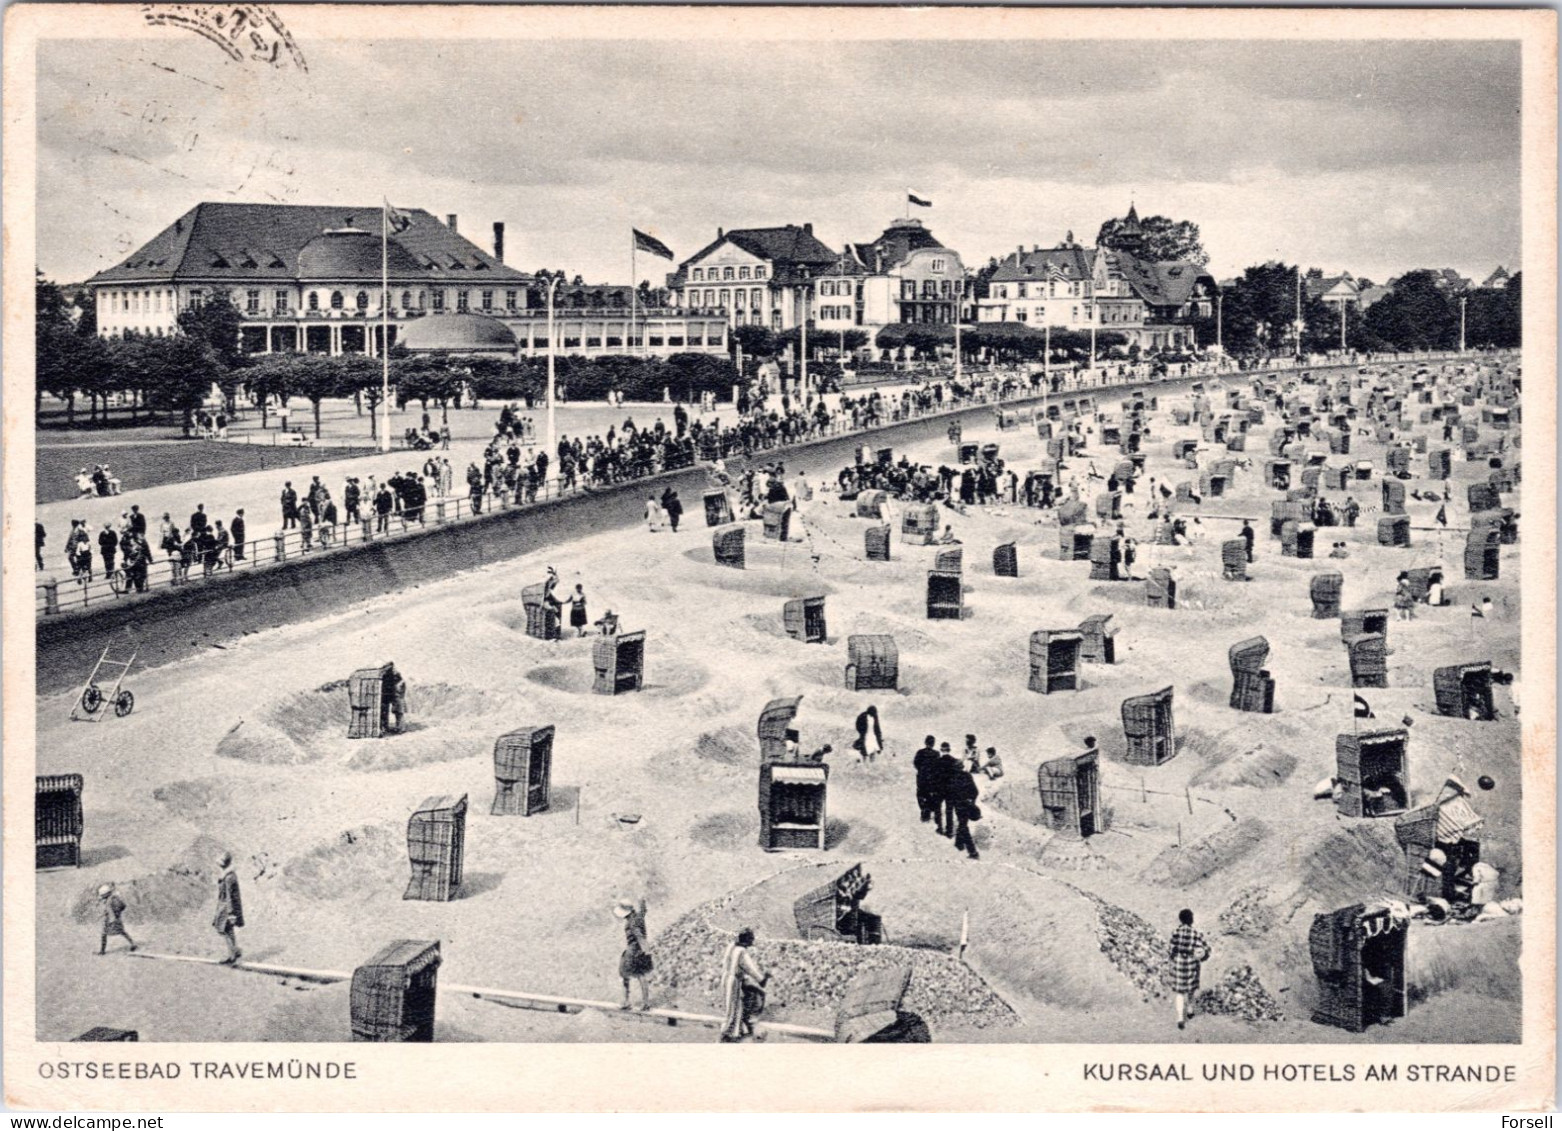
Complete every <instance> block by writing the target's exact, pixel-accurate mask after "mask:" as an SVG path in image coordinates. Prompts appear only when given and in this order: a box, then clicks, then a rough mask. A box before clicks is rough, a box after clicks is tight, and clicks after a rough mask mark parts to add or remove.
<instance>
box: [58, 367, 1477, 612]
mask: <svg viewBox="0 0 1562 1131" xmlns="http://www.w3.org/2000/svg"><path fill="white" fill-rule="evenodd" d="M1483 356H1484V355H1483ZM1283 360H1284V362H1285V363H1286V364H1275V365H1271V366H1268V367H1267V368H1263V369H1249V370H1245V371H1241V372H1240V374H1239V371H1238V370H1237V368H1236V367H1235V366H1224V367H1217V366H1216V364H1215V363H1211V362H1199V363H1190V364H1189V365H1188V372H1187V373H1186V374H1181V373H1170V374H1167V375H1166V377H1165V378H1164V379H1165V380H1183V379H1194V378H1197V377H1201V376H1237V375H1244V376H1245V375H1247V374H1273V373H1284V372H1291V371H1295V370H1315V369H1325V368H1354V367H1356V366H1358V365H1362V364H1366V361H1365V359H1364V358H1363V359H1356V360H1348V361H1339V362H1330V361H1326V362H1323V363H1316V362H1306V363H1301V364H1298V363H1296V361H1295V359H1294V358H1286V359H1283ZM1457 360H1471V355H1469V354H1459V353H1456V352H1455V353H1431V352H1423V353H1415V354H1395V355H1391V356H1390V357H1385V356H1384V355H1376V358H1375V363H1377V364H1382V363H1384V362H1385V361H1390V362H1392V363H1393V364H1406V363H1410V362H1442V361H1457ZM1131 368H1132V367H1130V369H1131ZM1111 369H1112V370H1113V372H1110V373H1108V372H1101V371H1100V370H1099V369H1098V370H1084V369H1081V370H1074V371H1069V372H1068V374H1067V375H1066V376H1065V377H1064V384H1063V385H1061V386H1060V387H1059V388H1058V389H1057V390H1054V391H1048V390H1044V389H1040V388H1038V387H1037V384H1038V381H1037V379H1038V378H1040V377H1041V376H1042V372H1041V371H1040V370H1038V371H1036V372H1034V373H1030V374H1026V373H1025V372H1024V371H1021V370H997V369H990V368H980V367H973V368H972V369H968V370H966V371H965V373H964V374H963V376H964V377H965V379H967V380H989V381H990V380H993V379H1002V380H1004V381H1006V382H1010V383H1011V385H1010V388H1008V389H1007V390H1004V389H1002V388H1001V387H1000V388H998V389H989V388H988V387H987V386H986V385H982V386H979V387H978V388H977V389H976V390H975V391H974V392H973V393H972V395H970V396H968V397H964V398H962V399H960V400H959V401H954V400H951V399H949V398H947V397H946V398H945V399H944V400H941V401H940V400H935V401H933V402H932V403H931V404H928V405H920V404H917V403H915V401H912V402H911V403H909V404H902V403H901V401H900V398H898V397H885V398H882V411H881V412H879V413H877V414H874V415H871V416H868V417H867V418H865V419H862V420H861V422H860V423H858V424H855V425H854V424H853V423H852V420H851V418H850V416H849V415H848V414H846V413H843V412H841V411H839V410H837V411H836V412H835V413H834V414H832V416H831V418H830V420H829V421H827V422H826V423H825V424H823V425H819V424H818V423H816V422H811V423H810V424H809V426H808V427H806V428H805V429H803V430H802V431H800V432H799V433H796V434H793V435H791V436H790V437H787V436H784V435H782V434H777V435H774V436H757V435H754V434H753V431H752V429H751V430H750V431H749V433H748V434H747V435H745V434H743V433H742V432H740V431H739V430H737V429H730V428H729V429H725V430H723V432H722V433H721V434H720V435H711V434H709V433H707V434H705V435H703V436H702V437H701V440H700V443H699V447H698V450H697V451H696V453H695V456H694V458H693V460H691V459H689V458H682V459H674V460H672V461H668V462H664V461H662V460H660V459H658V460H656V461H654V462H653V463H652V464H650V465H649V466H645V467H637V468H634V469H633V470H632V471H627V472H625V473H623V474H619V475H616V476H615V477H613V478H612V479H608V480H603V479H593V480H591V481H590V482H587V481H586V480H585V479H584V478H582V477H580V476H578V475H577V476H575V477H572V478H571V479H570V480H568V481H560V480H557V479H552V480H548V481H546V482H544V483H542V484H540V485H539V486H538V487H536V488H533V487H531V486H530V485H529V484H525V483H522V484H520V485H519V486H518V488H517V490H516V491H515V492H513V493H512V492H510V491H508V490H503V489H497V488H495V487H493V486H489V487H487V488H485V489H484V490H483V491H482V492H480V493H477V494H473V493H471V492H468V493H466V494H456V493H451V494H447V495H443V496H441V497H439V498H435V499H431V500H429V502H428V503H427V504H426V505H425V506H424V507H422V508H419V509H417V510H399V511H393V512H392V513H390V514H388V515H384V516H380V515H375V514H373V513H370V514H368V515H367V516H366V517H362V518H361V519H360V520H359V521H356V522H353V521H343V522H338V523H337V524H335V525H334V526H331V527H325V526H321V525H319V524H316V525H315V527H314V529H313V530H312V531H311V533H310V537H309V540H308V542H307V543H306V542H305V540H304V535H303V532H302V530H299V529H296V528H295V529H291V530H279V531H277V532H276V533H274V534H271V535H268V536H265V537H262V538H257V539H254V540H251V541H246V542H245V543H244V552H243V554H242V555H240V554H238V553H237V552H236V551H235V550H234V549H233V548H231V547H230V548H229V549H228V550H227V551H226V552H225V553H223V554H222V555H221V556H220V560H219V559H218V558H217V557H216V556H215V555H214V556H213V560H211V561H205V560H203V559H202V557H201V555H199V554H197V555H196V560H195V561H194V562H193V563H192V564H191V565H190V566H189V567H188V568H186V567H185V566H184V565H183V563H182V561H181V560H179V559H171V558H166V557H165V558H163V559H161V560H159V561H154V562H152V563H150V565H149V566H148V569H147V575H146V577H145V578H144V579H143V580H142V583H141V584H137V583H136V582H135V581H134V580H133V579H131V578H130V577H129V576H127V573H126V571H125V569H124V567H123V566H122V565H118V566H117V568H116V569H115V570H114V572H113V573H111V574H109V575H107V576H104V575H103V574H102V573H101V572H99V571H98V568H97V567H98V566H101V560H100V559H98V558H96V557H95V558H94V572H93V576H92V577H91V578H90V579H88V578H85V577H69V578H58V579H51V580H49V581H44V582H39V583H37V584H36V586H35V613H36V615H38V616H53V615H57V614H59V613H64V612H69V611H72V610H76V609H86V608H90V607H91V606H92V605H94V604H102V603H104V602H106V601H117V600H126V599H129V600H133V599H134V598H135V597H136V596H138V595H139V594H141V593H145V592H150V591H152V590H155V589H159V588H172V587H178V586H183V585H193V584H197V583H199V582H201V581H205V580H207V579H208V578H212V577H221V576H223V575H224V574H229V573H236V572H239V571H241V570H253V569H259V568H261V567H263V566H271V565H275V564H277V563H280V562H285V561H291V560H294V559H297V558H302V557H315V556H319V555H320V554H324V553H332V552H334V551H336V550H339V549H342V548H344V547H347V546H353V545H361V544H363V543H366V542H381V541H399V540H401V539H404V538H409V537H416V536H418V535H419V534H421V533H423V532H424V531H426V530H428V529H429V528H430V527H438V526H444V525H447V524H449V523H452V522H462V521H467V520H470V519H472V518H475V517H478V516H480V515H487V514H490V513H494V512H496V511H509V510H515V509H518V508H519V509H525V508H527V507H530V506H535V505H537V504H539V503H544V502H548V501H550V500H555V499H560V498H569V497H573V496H576V495H582V494H589V493H592V492H595V491H604V490H613V489H615V488H617V487H619V486H623V485H626V484H629V483H633V482H636V481H639V480H643V479H646V478H649V477H652V476H656V475H661V474H663V473H665V472H669V471H679V470H684V469H686V468H690V467H694V466H698V461H705V462H707V463H708V462H711V461H714V460H716V459H718V458H721V459H725V458H727V457H729V456H737V455H743V456H752V455H755V454H757V453H759V452H770V451H779V450H784V449H787V448H791V447H794V446H797V445H801V444H811V443H816V442H819V441H821V440H827V439H832V438H835V437H839V436H845V435H853V434H863V435H866V434H869V433H872V432H874V431H876V430H877V429H880V428H887V427H892V426H894V425H897V424H905V423H909V422H911V421H915V420H923V419H927V418H929V417H937V416H946V415H952V414H954V413H957V412H965V411H968V410H970V409H972V408H980V407H982V406H983V405H989V404H990V405H1000V404H1010V403H1013V402H1016V401H1033V400H1044V399H1047V398H1049V397H1052V396H1061V395H1064V394H1066V393H1074V392H1078V391H1080V390H1085V389H1103V388H1111V387H1113V386H1117V385H1135V384H1141V383H1143V382H1144V381H1145V380H1147V375H1146V374H1145V373H1143V372H1139V371H1134V372H1127V373H1125V374H1123V375H1122V376H1121V378H1120V379H1118V378H1117V377H1116V374H1115V370H1116V369H1117V367H1116V366H1113V367H1111ZM1054 372H1057V371H1054ZM905 376H906V377H910V378H911V379H912V380H913V381H916V382H918V383H927V384H931V383H935V382H947V381H949V380H951V379H953V377H954V376H955V373H954V367H953V366H952V365H949V366H943V365H933V366H928V367H924V368H922V369H920V370H917V371H915V372H914V373H908V374H906V375H905ZM913 387H915V386H913ZM1098 407H1099V406H1098ZM360 513H362V509H361V508H360Z"/></svg>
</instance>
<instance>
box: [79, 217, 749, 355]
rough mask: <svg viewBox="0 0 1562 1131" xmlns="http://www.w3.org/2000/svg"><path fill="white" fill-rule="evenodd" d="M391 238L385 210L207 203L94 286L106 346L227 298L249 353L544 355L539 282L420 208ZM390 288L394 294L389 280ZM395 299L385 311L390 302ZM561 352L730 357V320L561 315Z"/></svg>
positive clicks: (499, 242)
mask: <svg viewBox="0 0 1562 1131" xmlns="http://www.w3.org/2000/svg"><path fill="white" fill-rule="evenodd" d="M399 215H400V216H401V217H402V218H403V219H404V220H405V221H408V223H407V224H406V226H405V227H404V228H401V230H399V231H397V232H395V233H394V234H392V235H390V236H389V237H388V238H384V239H383V242H382V232H381V223H382V211H381V209H380V208H379V207H378V206H371V207H360V208H344V207H328V206H315V205H295V204H216V203H203V204H198V205H196V206H195V207H194V208H192V209H191V210H190V211H188V212H186V213H185V214H184V215H182V216H180V217H179V218H178V219H177V220H175V221H174V222H173V224H172V225H171V226H169V227H167V228H165V229H163V231H161V232H160V233H158V234H157V235H156V236H155V237H153V238H152V240H150V241H149V242H148V243H146V244H144V245H142V246H141V247H140V248H138V249H136V250H135V251H134V252H132V253H131V254H130V255H129V256H127V257H126V258H125V260H124V261H123V262H121V263H120V264H119V265H118V266H115V267H111V268H109V269H108V270H106V271H100V272H99V273H98V274H96V275H94V276H93V277H92V278H90V279H88V280H87V283H86V285H87V288H88V290H89V292H90V293H91V294H92V296H93V300H94V302H95V303H96V306H97V317H98V333H99V334H101V335H103V336H104V337H126V336H134V335H141V336H155V337H164V336H167V335H170V334H173V333H175V332H176V331H177V327H178V318H179V313H180V311H183V310H189V309H191V308H193V307H198V306H200V305H201V304H202V303H204V302H207V301H208V300H210V299H212V298H214V297H215V296H217V295H221V294H226V295H227V296H228V298H229V300H230V301H231V302H232V303H233V305H234V307H235V308H236V309H237V310H238V311H239V313H240V315H241V316H242V318H243V320H244V321H243V325H242V326H241V328H240V330H239V345H240V348H241V349H242V350H243V352H245V353H249V354H264V353H275V352H281V351H299V352H308V353H324V354H332V355H339V354H364V355H366V356H369V357H378V356H380V354H381V351H382V350H383V349H384V348H385V347H386V344H387V342H388V344H389V345H390V346H395V345H397V344H398V343H399V344H401V345H404V346H405V347H406V348H407V349H409V350H412V351H414V352H432V351H442V352H447V353H452V354H461V355H488V356H500V357H503V356H523V357H526V356H537V355H541V354H544V353H546V352H547V349H548V333H549V331H548V313H547V310H546V308H545V307H544V306H543V305H542V303H540V302H538V301H536V292H537V282H536V280H535V278H534V277H533V276H531V275H528V274H526V273H525V272H521V271H517V270H515V269H514V268H512V267H508V266H506V265H505V262H504V225H503V224H502V223H495V224H494V229H493V230H494V242H493V248H492V251H491V252H489V251H485V250H484V249H483V248H481V247H479V246H478V245H477V244H475V243H473V242H472V241H471V240H469V239H468V238H466V237H465V236H463V235H461V233H460V231H459V230H458V228H457V223H456V217H455V216H453V215H452V216H448V217H446V219H445V221H444V222H441V221H440V220H438V219H436V218H435V217H434V216H433V215H431V214H430V213H428V212H425V211H423V210H422V209H406V210H403V211H401V212H400V213H399ZM386 283H388V289H385V288H384V285H385V284H386ZM382 291H383V293H385V294H386V295H387V296H388V300H389V301H388V303H387V304H386V307H385V309H384V310H383V311H382V306H381V295H382ZM553 334H554V341H555V346H556V348H557V350H558V351H559V352H561V353H576V354H586V355H599V354H615V353H616V354H643V355H650V356H659V357H665V356H668V355H670V354H674V353H684V352H696V353H724V352H725V351H726V346H727V339H726V320H725V318H723V317H721V316H719V315H716V316H710V315H708V314H705V313H703V312H701V311H698V310H672V309H669V308H667V307H658V306H652V307H650V308H646V307H644V306H638V307H637V306H636V305H635V304H634V302H633V301H632V300H631V299H630V298H629V297H628V289H627V288H626V289H623V290H622V291H621V292H620V293H619V295H618V296H616V297H615V300H614V301H613V302H611V303H610V302H604V303H603V304H602V305H600V306H599V305H596V304H592V305H590V306H580V307H567V306H566V307H558V308H556V309H555V310H554V319H553Z"/></svg>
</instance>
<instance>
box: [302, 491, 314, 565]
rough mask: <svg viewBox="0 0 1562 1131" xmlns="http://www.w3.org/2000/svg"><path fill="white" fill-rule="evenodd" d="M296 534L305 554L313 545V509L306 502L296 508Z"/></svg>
mask: <svg viewBox="0 0 1562 1131" xmlns="http://www.w3.org/2000/svg"><path fill="white" fill-rule="evenodd" d="M298 533H299V536H300V537H301V538H302V539H303V544H304V550H305V552H306V553H307V552H308V551H309V550H312V549H314V545H315V508H314V507H313V506H312V505H310V504H309V503H308V502H305V503H304V505H303V506H301V507H299V508H298Z"/></svg>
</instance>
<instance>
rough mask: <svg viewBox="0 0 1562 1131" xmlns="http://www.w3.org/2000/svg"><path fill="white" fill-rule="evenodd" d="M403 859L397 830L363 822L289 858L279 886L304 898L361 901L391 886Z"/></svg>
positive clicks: (396, 881)
mask: <svg viewBox="0 0 1562 1131" xmlns="http://www.w3.org/2000/svg"><path fill="white" fill-rule="evenodd" d="M404 861H405V851H404V846H403V842H402V837H401V835H400V831H399V830H396V829H393V828H391V827H390V826H387V825H363V826H360V827H358V828H355V829H348V830H347V831H346V832H343V833H341V834H340V835H338V836H337V837H336V838H335V839H334V840H332V841H330V842H328V843H326V844H322V845H319V846H317V847H315V848H312V849H310V850H309V851H308V852H306V853H304V854H303V855H301V856H297V857H294V858H293V859H292V860H290V861H288V863H287V864H286V865H285V866H284V867H283V869H282V886H283V888H285V889H286V890H287V891H289V892H291V893H293V894H294V895H299V896H302V897H304V898H305V899H315V900H364V899H368V898H370V897H371V896H383V895H384V894H385V893H386V892H387V891H389V890H391V889H393V888H394V887H395V886H396V884H397V883H398V882H400V880H401V879H402V878H403V877H401V876H400V872H401V871H402V870H404Z"/></svg>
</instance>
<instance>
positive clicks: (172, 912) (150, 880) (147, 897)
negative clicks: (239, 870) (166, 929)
mask: <svg viewBox="0 0 1562 1131" xmlns="http://www.w3.org/2000/svg"><path fill="white" fill-rule="evenodd" d="M225 851H226V849H225V847H224V846H223V844H222V842H221V841H218V840H215V839H213V838H212V837H209V836H198V837H196V838H195V839H194V840H193V841H191V842H190V847H189V848H186V849H185V850H184V851H183V852H181V853H179V855H178V856H176V857H175V858H174V859H173V860H172V861H170V862H169V864H168V866H167V867H166V868H164V869H163V870H161V871H158V872H151V873H148V874H147V875H144V876H137V877H135V878H134V879H130V880H120V881H116V882H115V885H114V890H115V891H117V892H118V893H119V897H120V898H121V899H123V900H124V901H125V918H126V921H127V925H128V926H130V927H131V931H132V934H133V933H134V928H135V924H136V922H137V921H140V922H147V921H152V922H159V923H166V922H169V921H171V920H174V919H178V918H180V917H181V916H183V915H186V914H188V913H189V912H191V911H194V910H196V909H198V908H201V907H204V906H206V905H207V904H210V905H211V906H212V907H213V908H215V907H216V900H217V878H218V875H219V872H218V870H217V859H218V857H220V856H221V855H222V854H223V852H225ZM98 916H99V912H98V885H97V883H93V884H92V885H90V886H89V887H86V888H83V889H82V891H81V893H80V894H79V895H77V897H76V900H75V902H74V903H73V904H72V905H71V918H72V919H73V920H75V921H76V922H77V923H93V922H96V921H97V920H98Z"/></svg>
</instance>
